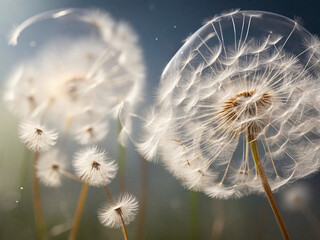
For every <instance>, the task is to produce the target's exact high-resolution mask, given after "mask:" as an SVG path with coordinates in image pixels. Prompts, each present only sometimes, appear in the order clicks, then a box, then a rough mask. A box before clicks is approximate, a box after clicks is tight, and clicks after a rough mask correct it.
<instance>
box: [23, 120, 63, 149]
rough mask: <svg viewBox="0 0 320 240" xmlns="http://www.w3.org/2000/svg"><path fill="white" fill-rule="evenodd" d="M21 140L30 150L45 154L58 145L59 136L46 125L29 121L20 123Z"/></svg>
mask: <svg viewBox="0 0 320 240" xmlns="http://www.w3.org/2000/svg"><path fill="white" fill-rule="evenodd" d="M19 138H20V140H21V141H22V142H23V143H24V144H26V147H27V148H29V149H30V150H32V151H34V152H36V151H38V152H44V151H47V150H49V149H50V148H51V147H52V146H54V145H55V144H56V141H57V138H58V134H57V133H56V132H55V131H53V130H50V129H47V128H46V127H45V126H44V125H41V124H39V123H35V122H32V121H28V122H21V123H20V125H19Z"/></svg>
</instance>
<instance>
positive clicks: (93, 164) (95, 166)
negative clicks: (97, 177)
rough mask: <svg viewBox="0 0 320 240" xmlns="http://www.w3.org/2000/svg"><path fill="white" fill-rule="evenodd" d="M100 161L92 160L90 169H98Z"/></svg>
mask: <svg viewBox="0 0 320 240" xmlns="http://www.w3.org/2000/svg"><path fill="white" fill-rule="evenodd" d="M100 165H101V164H100V163H98V162H96V161H94V162H93V163H92V165H91V167H92V169H96V170H100Z"/></svg>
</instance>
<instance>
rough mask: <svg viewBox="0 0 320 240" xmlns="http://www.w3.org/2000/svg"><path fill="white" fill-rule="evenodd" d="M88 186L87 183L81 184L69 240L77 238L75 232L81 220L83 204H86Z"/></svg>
mask: <svg viewBox="0 0 320 240" xmlns="http://www.w3.org/2000/svg"><path fill="white" fill-rule="evenodd" d="M88 189H89V185H88V184H87V183H83V186H82V190H81V193H80V196H79V200H78V206H77V210H76V213H75V216H74V221H73V226H72V229H71V233H70V236H69V240H75V239H76V237H77V232H78V228H79V224H80V220H81V215H82V211H83V207H84V204H85V202H86V198H87V193H88Z"/></svg>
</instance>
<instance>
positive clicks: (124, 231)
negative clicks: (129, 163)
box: [103, 186, 128, 240]
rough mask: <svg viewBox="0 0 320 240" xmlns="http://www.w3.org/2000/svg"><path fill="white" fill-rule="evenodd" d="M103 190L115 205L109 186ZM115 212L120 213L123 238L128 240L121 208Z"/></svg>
mask: <svg viewBox="0 0 320 240" xmlns="http://www.w3.org/2000/svg"><path fill="white" fill-rule="evenodd" d="M103 189H104V191H105V192H106V194H107V197H108V199H109V201H110V202H111V203H114V200H113V197H112V194H111V192H110V191H109V188H108V187H107V186H104V187H103ZM115 211H117V213H118V215H119V217H120V219H121V224H122V232H123V237H124V239H125V240H128V234H127V229H126V225H125V224H124V220H123V217H122V212H121V208H118V209H116V210H115Z"/></svg>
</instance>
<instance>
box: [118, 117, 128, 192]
mask: <svg viewBox="0 0 320 240" xmlns="http://www.w3.org/2000/svg"><path fill="white" fill-rule="evenodd" d="M121 130H122V125H121V123H120V120H118V135H119V134H120V132H121ZM118 164H119V188H120V192H122V193H123V192H125V191H126V184H125V178H126V176H125V173H126V149H125V148H124V147H123V146H122V145H121V144H120V143H118Z"/></svg>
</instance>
